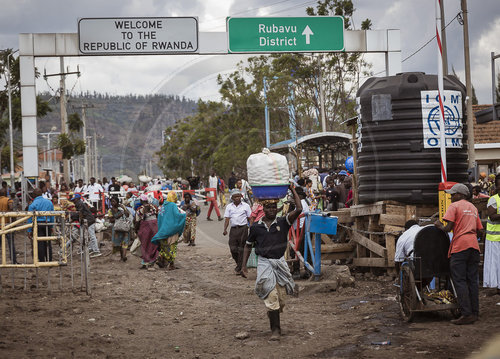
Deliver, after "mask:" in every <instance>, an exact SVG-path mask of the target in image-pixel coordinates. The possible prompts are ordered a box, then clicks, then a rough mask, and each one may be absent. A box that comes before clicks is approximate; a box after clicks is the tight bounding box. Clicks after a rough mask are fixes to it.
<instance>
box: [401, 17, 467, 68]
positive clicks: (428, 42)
mask: <svg viewBox="0 0 500 359" xmlns="http://www.w3.org/2000/svg"><path fill="white" fill-rule="evenodd" d="M460 15H461V13H460V12H459V13H458V14H457V15H455V17H454V18H453V19H451V20H450V22H449V23H447V24H446V26H445V27H444V28H442V29H441V31H442V30H444V29H446V28H447V27H448V26H449V25H450V24H451V23H452V22H453V21H454V20H455V19H457V18H458V17H459V16H460ZM435 38H436V35H434V36H433V37H432V38H431V39H430V40H429V41H427V42H426V43H425V44H423V45H422V46H420V47H419V48H418V49H417V50H416V51H415V52H413V53H412V54H411V55H409V56H407V57H405V58H404V59H403V60H402V61H401V62H402V63H403V62H405V61H406V60H408V59H409V58H411V57H413V56H414V55H416V54H417V53H419V52H420V51H421V50H422V49H423V48H424V47H426V46H427V45H429V44H430V43H431V42H432V41H433V40H434V39H435Z"/></svg>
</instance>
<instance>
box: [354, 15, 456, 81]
mask: <svg viewBox="0 0 500 359" xmlns="http://www.w3.org/2000/svg"><path fill="white" fill-rule="evenodd" d="M461 16H462V13H461V12H459V13H458V14H457V15H455V17H454V18H453V19H451V20H450V21H449V22H448V23H447V24H446V26H445V27H443V29H442V30H444V29H446V28H447V27H448V26H449V25H451V23H452V22H453V21H454V20H455V19H458V22H459V23H460V17H461ZM435 38H436V35H434V36H433V37H432V38H431V39H429V40H428V41H427V42H426V43H425V44H423V45H422V46H420V47H419V48H418V49H417V50H415V51H414V52H413V53H412V54H410V55H408V56H406V57H405V58H404V59H403V60H401V63H403V62H405V61H406V60H409V59H410V58H411V57H413V56H415V55H416V54H418V53H419V52H420V51H422V50H423V49H424V48H425V47H426V46H427V45H429V44H430V43H431V42H432V41H433V40H434V39H435ZM384 72H385V69H384V70H382V71H379V72H376V73H374V74H372V75H370V76H364V77H361V78H360V80H363V79H367V78H369V77H374V76H377V75H380V74H382V73H384Z"/></svg>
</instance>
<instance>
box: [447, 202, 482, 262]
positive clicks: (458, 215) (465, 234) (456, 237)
mask: <svg viewBox="0 0 500 359" xmlns="http://www.w3.org/2000/svg"><path fill="white" fill-rule="evenodd" d="M443 219H444V220H445V221H448V222H453V223H455V225H454V226H453V240H452V241H451V244H450V249H449V251H448V256H451V254H452V253H458V252H462V251H465V250H466V249H468V248H474V249H477V250H479V244H478V242H477V231H478V230H479V229H482V228H483V226H482V224H481V219H480V218H479V214H478V213H477V209H476V207H474V205H473V204H472V203H470V202H468V201H466V200H465V199H462V200H460V201H457V202H453V203H452V204H450V206H449V207H448V210H447V211H446V213H445V215H444V217H443Z"/></svg>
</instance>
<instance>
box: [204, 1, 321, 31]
mask: <svg viewBox="0 0 500 359" xmlns="http://www.w3.org/2000/svg"><path fill="white" fill-rule="evenodd" d="M287 1H290V0H282V1H278V2H275V3H272V4H269V5H266V6H261V7H258V8H253V9H248V10H243V11H239V12H236V13H234V14H232V15H229V16H234V15H240V14H243V13H246V12H250V11H254V10H260V9H265V8H267V7H271V6H274V5H277V4H280V3H284V2H287ZM316 1H317V0H312V1H305V2H303V3H300V4H297V5H294V6H291V7H288V8H285V9H281V10H277V11H274V12H271V13H269V14H268V15H273V14H278V13H280V12H283V11H287V10H292V9H296V8H298V7H301V6H304V5H310V4H312V3H315V2H316ZM224 19H226V17H224V18H219V19H214V20H211V21H208V23H211V22H215V21H221V20H224ZM221 26H222V25H218V26H214V27H210V28H208V29H207V30H213V29H217V28H219V27H221Z"/></svg>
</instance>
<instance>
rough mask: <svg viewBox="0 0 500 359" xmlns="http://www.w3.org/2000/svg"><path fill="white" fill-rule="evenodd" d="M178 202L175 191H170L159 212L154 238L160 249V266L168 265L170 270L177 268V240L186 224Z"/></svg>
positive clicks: (158, 262)
mask: <svg viewBox="0 0 500 359" xmlns="http://www.w3.org/2000/svg"><path fill="white" fill-rule="evenodd" d="M176 202H177V195H176V194H175V192H174V191H170V192H168V195H167V200H166V201H165V202H164V203H163V205H162V206H161V208H160V211H159V212H158V233H156V235H155V236H154V237H153V239H152V242H153V243H154V244H156V245H158V247H159V251H160V253H159V256H158V259H157V264H158V266H159V267H160V268H163V267H165V266H167V268H168V269H169V270H172V269H176V267H175V265H174V261H175V257H176V255H177V241H178V239H179V236H180V235H181V234H182V231H183V230H184V225H185V224H186V214H185V213H180V211H179V208H177V205H176Z"/></svg>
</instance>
